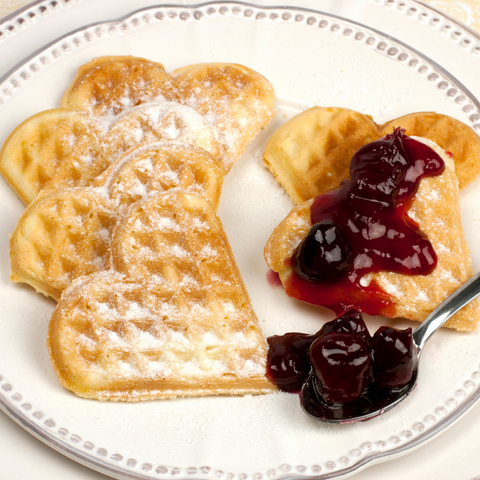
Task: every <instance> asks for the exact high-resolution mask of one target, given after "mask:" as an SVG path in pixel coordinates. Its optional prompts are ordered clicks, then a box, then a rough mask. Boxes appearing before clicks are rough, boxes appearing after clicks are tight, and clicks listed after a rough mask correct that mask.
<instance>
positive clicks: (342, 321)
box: [315, 308, 372, 345]
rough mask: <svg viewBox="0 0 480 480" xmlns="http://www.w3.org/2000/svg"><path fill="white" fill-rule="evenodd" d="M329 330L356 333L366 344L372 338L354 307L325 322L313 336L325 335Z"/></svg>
mask: <svg viewBox="0 0 480 480" xmlns="http://www.w3.org/2000/svg"><path fill="white" fill-rule="evenodd" d="M331 332H341V333H356V334H357V335H360V336H361V337H362V339H363V341H364V342H365V343H366V344H367V345H368V344H369V342H370V340H371V338H372V337H371V336H370V332H369V331H368V329H367V326H366V325H365V322H364V320H363V317H362V314H361V313H360V312H359V311H358V310H355V309H354V308H351V309H349V310H347V311H346V312H345V313H344V314H343V315H341V316H340V317H338V318H336V319H335V320H331V321H330V322H327V323H325V324H324V325H323V327H322V328H321V329H320V331H319V332H318V333H317V334H316V335H315V337H319V336H320V335H325V334H327V333H331Z"/></svg>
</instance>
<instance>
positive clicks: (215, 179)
mask: <svg viewBox="0 0 480 480" xmlns="http://www.w3.org/2000/svg"><path fill="white" fill-rule="evenodd" d="M223 176H224V172H223V167H222V166H220V165H219V164H218V162H216V161H215V160H214V159H213V157H212V156H211V155H209V154H208V153H207V152H206V151H205V150H203V149H201V148H198V147H195V146H193V145H189V144H186V143H178V142H162V143H157V144H152V145H149V146H147V147H144V146H141V147H134V148H133V149H130V150H127V151H126V152H125V154H124V155H122V156H120V157H119V158H117V159H116V160H115V161H114V162H113V163H112V164H111V165H110V167H109V168H108V169H107V170H106V171H105V172H103V174H102V175H101V176H100V177H98V179H97V180H96V181H95V182H94V183H93V185H92V186H94V187H98V188H102V189H105V193H106V194H107V195H108V196H109V197H110V199H111V200H112V201H113V203H114V204H115V208H117V209H118V211H120V212H123V211H124V210H125V208H126V207H128V206H129V205H131V204H132V203H134V202H136V201H137V200H140V199H141V198H143V197H145V196H146V195H148V194H150V193H152V192H164V191H167V190H171V189H172V188H180V189H182V190H185V191H188V192H190V193H196V194H199V195H203V196H205V197H206V198H208V199H209V200H210V201H211V202H212V205H213V206H214V208H215V209H217V208H218V203H219V201H220V193H221V190H222V184H223Z"/></svg>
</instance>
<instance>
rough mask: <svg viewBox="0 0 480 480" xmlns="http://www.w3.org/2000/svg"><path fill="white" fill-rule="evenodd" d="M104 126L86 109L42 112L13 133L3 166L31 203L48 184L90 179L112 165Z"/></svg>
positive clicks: (0, 160) (54, 185)
mask: <svg viewBox="0 0 480 480" xmlns="http://www.w3.org/2000/svg"><path fill="white" fill-rule="evenodd" d="M101 138H102V134H101V130H100V128H99V127H98V126H97V125H96V123H95V121H94V120H93V119H92V118H90V117H89V116H88V115H87V114H86V113H85V112H83V111H81V110H67V109H62V108H57V109H53V110H46V111H44V112H41V113H38V114H36V115H34V116H32V117H30V118H29V119H27V120H26V121H25V122H23V123H22V124H21V125H19V126H18V127H17V128H16V129H15V130H14V131H13V132H12V134H11V135H10V136H9V138H8V139H7V141H6V142H5V144H4V146H3V148H2V151H1V152H0V172H1V173H2V174H3V176H4V177H5V178H6V179H7V181H8V182H9V184H10V185H11V186H12V188H13V189H14V190H15V192H16V193H17V195H18V196H19V197H20V199H21V200H22V201H23V202H24V203H25V204H26V205H28V204H29V203H30V202H31V201H32V200H33V199H34V198H35V197H36V196H37V194H38V193H39V192H40V191H41V190H43V189H47V188H62V187H72V186H75V185H86V184H88V183H89V182H91V181H92V179H93V178H95V177H96V176H97V175H98V174H99V173H100V172H101V171H103V170H104V169H105V168H106V166H107V165H108V163H107V161H106V159H105V158H104V157H103V156H102V148H101Z"/></svg>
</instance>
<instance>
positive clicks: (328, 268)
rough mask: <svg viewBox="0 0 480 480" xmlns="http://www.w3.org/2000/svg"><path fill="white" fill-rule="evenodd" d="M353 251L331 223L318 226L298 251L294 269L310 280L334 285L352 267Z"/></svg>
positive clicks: (313, 228) (338, 229) (311, 231)
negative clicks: (333, 282) (332, 282)
mask: <svg viewBox="0 0 480 480" xmlns="http://www.w3.org/2000/svg"><path fill="white" fill-rule="evenodd" d="M352 261H353V257H352V252H351V249H350V246H349V245H348V243H347V241H346V239H345V236H344V235H343V233H342V231H341V229H340V228H339V227H338V226H337V225H335V224H334V223H331V222H322V223H317V224H315V225H313V226H312V228H311V229H310V231H309V233H308V235H307V236H306V238H305V239H304V240H303V242H302V243H301V244H300V245H299V247H298V248H297V251H296V253H295V256H294V262H293V266H294V270H295V271H296V272H297V273H298V274H299V275H300V276H301V277H303V278H305V279H306V280H309V281H320V282H331V281H335V280H337V279H339V278H341V277H342V276H343V275H344V274H345V273H346V272H347V271H348V270H349V269H350V267H351V266H352Z"/></svg>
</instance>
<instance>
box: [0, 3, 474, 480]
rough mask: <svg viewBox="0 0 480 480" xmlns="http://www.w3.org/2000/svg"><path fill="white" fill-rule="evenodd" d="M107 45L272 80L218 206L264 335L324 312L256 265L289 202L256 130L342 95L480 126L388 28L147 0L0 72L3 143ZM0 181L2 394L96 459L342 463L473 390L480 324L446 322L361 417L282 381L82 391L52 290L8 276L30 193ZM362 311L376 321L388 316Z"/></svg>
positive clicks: (172, 64)
mask: <svg viewBox="0 0 480 480" xmlns="http://www.w3.org/2000/svg"><path fill="white" fill-rule="evenodd" d="M101 55H134V56H139V57H144V58H149V59H151V60H154V61H158V62H160V63H162V64H164V65H165V67H166V70H167V71H172V70H175V69H176V68H179V67H182V66H186V65H190V64H194V63H201V62H215V61H220V62H231V63H240V64H244V65H246V66H248V67H250V68H253V69H254V70H257V71H258V72H260V73H261V74H263V75H264V76H265V77H266V78H268V79H269V80H270V81H271V82H272V84H273V86H274V88H275V92H276V110H277V115H276V117H275V119H274V120H273V121H272V122H271V124H270V125H269V126H268V127H267V128H266V129H265V130H264V131H263V132H262V133H261V134H260V135H259V136H258V138H257V139H255V141H254V142H253V143H252V144H251V145H250V146H249V147H248V148H247V151H246V152H245V154H244V155H243V157H242V158H241V159H240V160H239V161H238V162H237V164H236V165H235V166H234V168H233V169H232V170H231V171H230V172H229V174H228V175H227V177H226V179H225V183H224V188H223V193H222V198H221V202H220V207H219V216H220V218H221V220H222V222H223V224H224V227H225V230H226V232H227V235H228V238H229V240H230V243H231V245H232V249H233V252H234V254H235V257H236V259H237V263H238V266H239V269H240V272H241V274H242V276H243V279H244V281H245V284H246V286H247V289H248V291H249V293H250V296H251V299H252V303H253V306H254V309H255V311H256V313H257V316H258V317H259V320H260V323H261V326H262V328H263V330H264V333H265V335H266V336H268V335H273V334H281V333H284V332H287V331H304V332H315V331H317V330H318V329H319V327H320V326H321V325H322V324H323V322H325V321H326V320H330V319H331V318H333V316H332V314H331V313H329V312H328V311H326V310H323V309H318V308H314V307H310V306H307V305H302V304H299V303H298V302H295V301H293V300H291V299H289V298H287V297H286V295H285V294H284V292H283V291H282V290H281V289H275V288H272V287H271V286H270V284H269V283H268V281H267V278H266V275H267V270H268V269H267V266H266V264H265V262H264V260H263V247H264V245H265V243H266V241H267V239H268V237H269V235H270V233H271V232H272V230H273V228H274V227H275V226H276V225H277V224H278V223H279V222H280V221H281V220H282V219H283V218H284V217H285V215H286V214H287V213H288V212H289V211H290V209H291V208H292V203H291V201H290V199H289V198H288V196H287V195H286V194H285V192H284V191H283V189H282V188H281V187H280V186H279V185H278V184H277V183H276V182H275V180H274V179H273V177H272V176H271V175H270V173H269V172H268V171H267V170H266V169H265V167H264V166H263V164H262V153H263V149H264V147H265V144H266V141H267V139H268V138H269V136H270V135H271V134H272V133H273V132H274V131H275V130H276V129H277V128H278V127H279V126H281V125H282V124H283V123H284V122H285V121H286V120H287V119H289V118H291V117H292V116H293V115H295V114H296V113H299V112H300V111H303V110H304V109H306V108H308V107H310V106H314V105H320V106H341V107H346V108H352V109H354V110H357V111H360V112H362V113H366V114H369V115H371V116H372V117H373V119H374V120H375V121H376V122H377V123H383V122H385V121H387V120H390V119H393V118H396V117H398V116H400V115H403V114H406V113H410V112H414V111H437V112H439V113H444V114H447V115H451V116H453V117H455V118H458V119H459V120H461V121H463V122H464V123H466V124H467V125H469V126H471V127H472V128H474V129H475V130H476V131H477V132H480V121H479V118H480V116H479V103H478V101H477V100H476V99H475V97H474V96H473V95H472V94H471V93H470V92H469V91H468V90H467V89H466V88H465V87H464V86H463V85H462V84H461V83H460V82H459V81H457V80H456V78H455V76H454V73H455V72H448V71H446V70H445V69H443V68H442V67H441V66H440V65H438V64H436V63H435V62H433V61H432V60H430V59H429V58H427V57H426V56H425V55H423V54H422V53H420V52H418V51H416V50H415V49H414V48H411V47H409V46H408V45H406V44H404V43H402V42H400V41H397V40H396V39H395V38H392V37H391V36H389V35H387V34H384V33H382V32H379V31H376V30H372V29H370V28H368V27H366V26H364V25H361V24H358V23H355V22H352V21H348V20H346V19H343V18H340V17H336V16H333V15H329V14H326V13H321V12H315V11H306V10H302V9H297V8H293V7H292V8H290V7H288V8H285V7H278V8H277V7H268V8H267V7H256V6H252V5H248V4H243V3H236V2H225V3H222V2H215V3H210V4H204V5H201V6H157V7H148V8H145V9H143V10H140V11H136V12H133V13H131V14H129V15H127V16H126V17H124V18H121V19H118V20H112V21H109V22H102V23H99V24H94V25H87V26H85V27H82V28H80V29H78V30H76V31H74V32H72V33H70V34H67V35H65V36H62V37H61V38H59V39H58V40H56V41H54V42H52V43H51V44H49V45H47V46H46V47H44V48H42V49H41V50H39V51H37V52H36V53H34V54H33V55H31V56H30V57H28V58H27V59H26V60H24V61H23V62H21V63H20V64H19V65H18V66H17V67H15V68H14V69H13V70H12V71H10V72H9V73H8V74H7V75H6V76H5V77H3V78H2V79H1V80H0V118H1V119H2V122H0V142H1V143H3V142H4V141H5V139H6V138H7V136H8V135H9V133H10V132H11V129H12V126H15V125H18V124H19V123H20V122H21V121H23V120H24V119H25V118H27V117H29V116H31V115H33V114H35V113H37V112H40V111H42V110H46V109H49V108H54V107H57V106H59V103H60V99H61V96H62V93H63V92H64V91H65V89H66V88H67V86H68V85H69V84H70V82H71V81H72V79H73V77H74V75H75V72H76V70H77V68H78V67H79V66H80V65H82V64H84V63H86V62H88V61H89V60H91V59H92V58H93V57H96V56H101ZM39 92H41V94H40V95H39ZM0 196H1V202H2V204H3V205H4V207H5V208H4V212H5V213H4V215H2V218H1V220H0V222H1V223H0V229H1V232H2V236H1V237H0V255H1V257H0V259H1V260H0V268H1V270H0V299H1V302H2V306H3V315H2V318H1V320H0V407H1V408H2V409H3V410H4V411H5V412H6V413H7V414H8V415H10V416H11V417H12V418H14V419H15V420H16V421H17V422H19V423H20V424H21V425H22V426H23V427H24V428H26V429H27V430H28V431H29V432H31V433H32V434H33V435H35V436H37V437H38V438H40V439H41V440H42V441H44V442H45V443H47V444H48V445H50V446H52V447H53V448H55V449H57V450H58V451H60V452H62V453H64V454H66V455H67V456H69V457H71V458H73V459H74V460H76V461H78V462H80V463H83V464H85V465H87V466H89V467H91V468H93V469H96V470H98V471H101V472H104V473H106V474H108V475H110V476H113V477H115V478H138V479H141V478H142V479H143V478H145V479H151V478H176V479H178V478H181V479H185V478H204V479H229V480H234V479H239V480H240V479H241V480H246V479H250V478H251V479H256V480H260V479H265V478H269V479H277V478H280V477H282V478H293V477H302V478H305V477H315V478H317V479H321V478H340V477H344V476H348V475H349V474H351V473H352V472H354V471H356V470H358V469H360V468H363V467H365V466H367V465H369V464H372V463H375V462H378V461H380V460H384V459H385V458H394V457H396V456H398V455H401V454H404V453H406V452H408V451H410V450H412V449H413V448H415V447H417V446H418V445H421V444H422V443H424V442H426V441H427V440H429V439H430V438H432V437H433V436H435V435H437V434H439V433H440V432H441V431H443V430H444V429H445V428H446V427H448V426H449V425H451V424H452V423H453V422H454V421H455V420H456V419H458V418H459V417H460V416H461V415H462V414H463V413H465V412H466V411H467V410H468V409H469V408H470V407H471V406H472V405H473V404H474V403H475V402H476V401H477V400H478V398H479V396H480V365H479V361H478V358H479V356H480V344H479V342H478V337H477V335H478V334H477V333H473V334H461V333H457V332H451V331H442V332H439V333H438V334H437V335H436V336H435V337H434V338H433V339H432V340H431V341H430V342H429V344H428V346H427V347H426V350H425V352H424V354H423V357H422V371H421V376H420V379H419V386H418V388H417V389H416V391H415V392H414V394H413V395H412V397H411V398H409V399H408V401H405V402H403V404H401V405H400V406H399V407H397V408H396V409H394V410H392V411H391V412H388V413H386V414H385V415H383V416H380V417H378V418H376V419H373V420H371V421H369V422H365V423H361V424H354V425H338V426H333V425H324V424H320V423H318V422H316V421H315V420H313V419H311V418H308V417H307V416H306V415H305V414H304V413H303V412H302V411H301V409H300V406H299V402H298V397H297V396H295V395H289V394H284V393H277V394H271V395H263V396H246V397H238V398H237V397H205V398H182V399H176V400H168V401H152V402H144V403H134V404H123V403H110V402H95V401H91V400H85V399H82V398H79V397H76V396H75V395H73V394H71V393H70V392H68V391H66V390H64V389H63V388H62V387H61V386H60V384H59V382H58V380H57V378H56V375H55V373H54V371H53V368H52V366H51V364H50V360H49V357H48V353H47V349H46V334H47V332H46V330H47V325H48V321H49V318H50V315H51V313H52V311H53V308H54V303H53V302H52V301H50V300H48V299H46V298H44V297H43V296H41V295H37V294H35V293H34V292H33V290H32V289H30V288H29V287H26V286H22V285H18V284H13V283H11V282H9V280H8V277H9V270H10V260H9V256H8V235H9V234H10V233H11V232H12V231H13V229H14V227H15V224H16V222H17V219H18V217H19V215H20V214H21V212H22V211H23V208H24V207H23V205H22V204H21V202H20V201H19V200H18V198H17V197H16V196H15V195H14V193H13V192H12V191H11V190H10V188H9V187H8V186H7V184H6V183H5V182H3V185H0ZM479 201H480V191H479V182H478V181H475V182H473V183H472V184H471V185H470V186H469V187H468V188H467V189H465V190H464V191H462V193H461V208H462V215H463V221H464V225H465V233H466V237H467V241H468V242H469V244H470V246H471V249H472V260H473V264H474V268H475V269H478V266H479V265H480V250H478V248H476V246H475V243H474V239H475V238H478V235H479V234H480V219H479V217H478V215H477V213H476V207H475V205H476V204H477V205H478V202H479ZM367 320H368V324H369V328H371V329H372V331H373V330H375V329H376V328H377V327H378V326H379V325H381V324H385V323H388V322H387V321H386V320H385V319H382V318H370V317H369V318H368V319H367ZM395 325H396V326H399V327H402V326H414V325H413V324H412V323H410V322H408V321H397V322H396V324H395ZM452 359H453V360H452Z"/></svg>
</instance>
